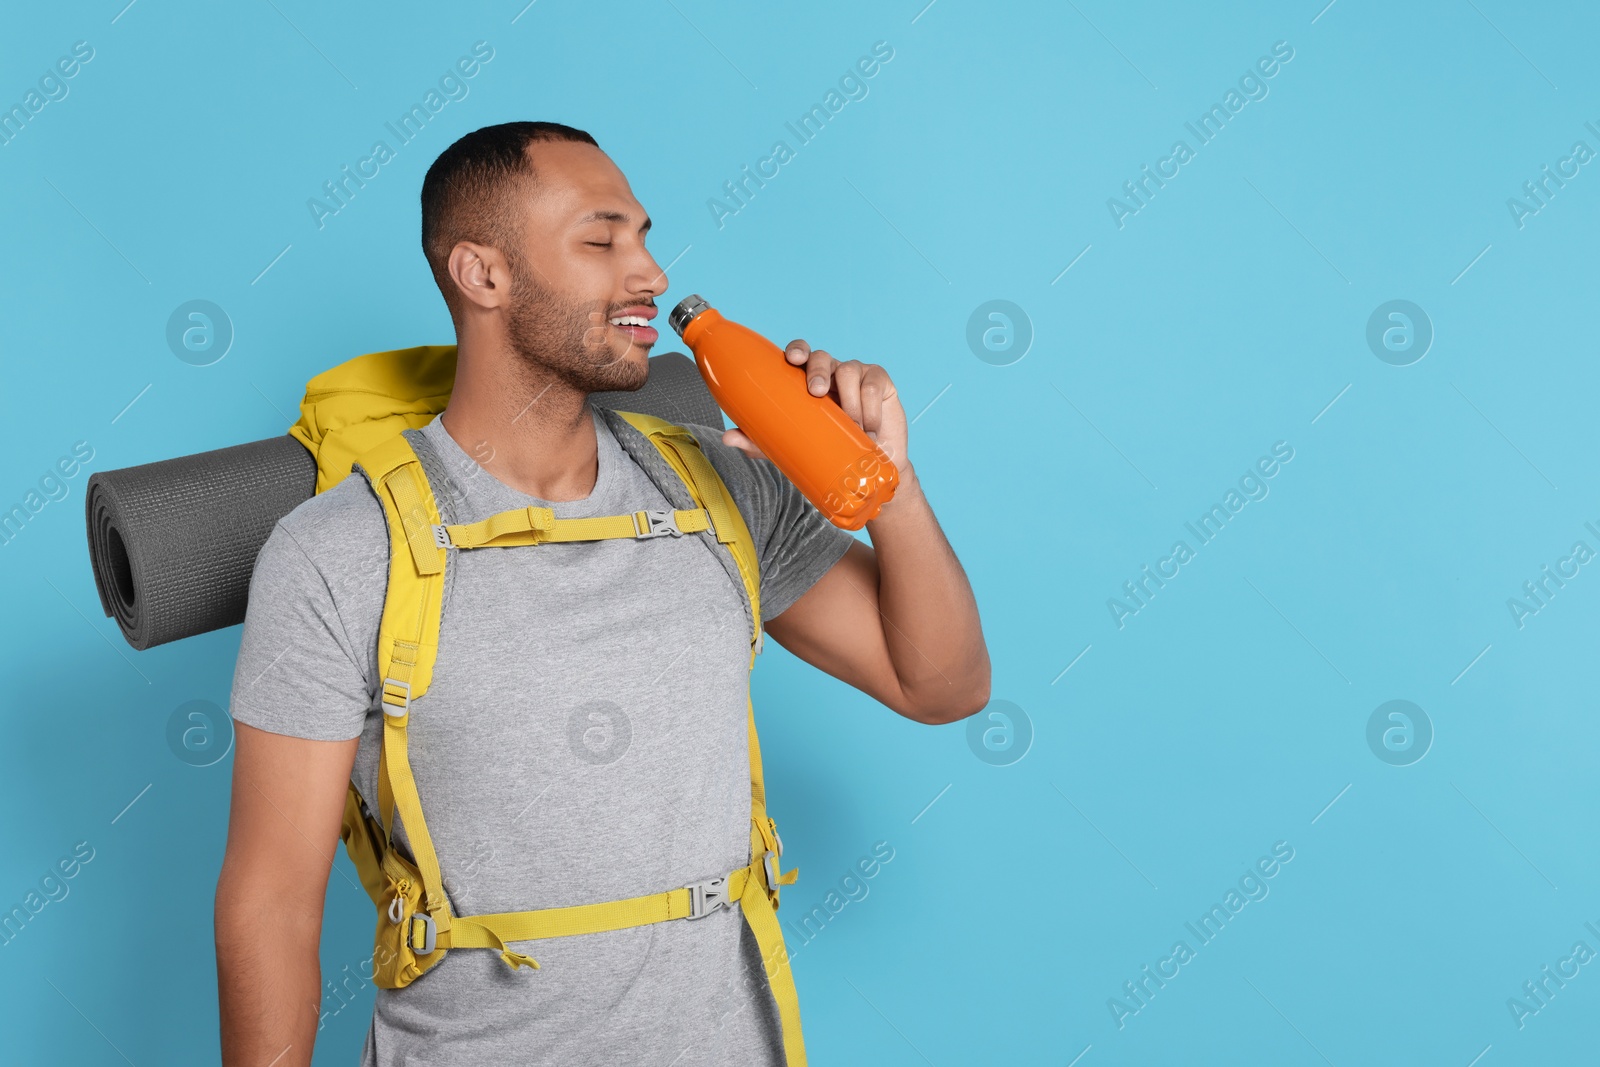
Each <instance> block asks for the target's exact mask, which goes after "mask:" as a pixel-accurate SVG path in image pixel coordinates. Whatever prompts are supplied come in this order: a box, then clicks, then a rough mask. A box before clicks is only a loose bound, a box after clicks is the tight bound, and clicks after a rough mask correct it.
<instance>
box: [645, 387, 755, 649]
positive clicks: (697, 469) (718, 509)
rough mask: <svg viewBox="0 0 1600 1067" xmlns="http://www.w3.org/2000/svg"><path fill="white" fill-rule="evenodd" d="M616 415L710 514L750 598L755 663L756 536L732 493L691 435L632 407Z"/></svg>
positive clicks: (719, 539)
mask: <svg viewBox="0 0 1600 1067" xmlns="http://www.w3.org/2000/svg"><path fill="white" fill-rule="evenodd" d="M617 414H618V415H620V416H621V417H622V418H624V419H626V420H627V422H628V424H629V425H631V426H632V427H633V428H634V429H636V430H638V431H639V432H640V433H642V434H644V436H645V437H646V438H647V439H648V440H649V441H650V443H651V444H653V445H655V447H656V449H657V451H659V452H660V453H661V458H662V459H664V460H666V462H667V465H668V466H670V467H671V468H672V469H673V471H675V472H676V473H677V475H678V477H679V478H681V479H683V483H684V485H685V486H687V487H688V489H689V494H690V496H692V497H693V498H694V502H695V503H696V504H698V505H699V506H700V507H703V508H705V509H706V511H708V512H709V513H710V515H711V525H712V529H713V532H714V533H715V534H716V538H717V540H718V541H719V542H721V543H722V544H724V545H726V546H727V547H728V550H729V552H731V553H732V555H733V559H734V562H735V563H736V564H737V565H738V568H739V578H740V580H741V581H742V582H743V583H744V590H745V595H746V596H747V597H748V598H749V601H750V618H751V632H752V636H751V639H750V640H751V651H750V663H751V666H752V667H754V665H755V657H756V655H757V654H759V653H760V651H761V646H762V641H763V636H764V631H763V627H762V625H761V566H760V560H759V558H758V557H757V555H756V543H755V539H754V538H753V537H751V536H750V528H749V527H748V526H747V525H745V521H744V516H742V515H740V514H739V508H738V506H737V505H735V504H734V502H733V494H732V493H730V492H729V491H728V486H727V484H726V483H725V482H723V480H722V475H720V474H718V473H717V469H716V468H715V467H714V466H712V464H711V460H710V459H709V458H707V456H706V454H705V452H704V451H702V450H701V448H700V442H699V441H698V440H696V439H695V436H694V434H692V433H690V432H689V431H688V430H685V429H684V428H683V427H681V426H677V425H674V424H673V423H670V422H668V421H667V420H665V419H660V418H657V417H656V416H654V415H644V414H641V413H639V412H634V411H618V412H617Z"/></svg>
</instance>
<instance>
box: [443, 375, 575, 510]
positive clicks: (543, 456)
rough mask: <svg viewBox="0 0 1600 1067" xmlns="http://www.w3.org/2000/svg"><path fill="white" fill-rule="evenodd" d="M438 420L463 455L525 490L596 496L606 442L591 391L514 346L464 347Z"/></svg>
mask: <svg viewBox="0 0 1600 1067" xmlns="http://www.w3.org/2000/svg"><path fill="white" fill-rule="evenodd" d="M439 420H440V422H441V424H442V425H443V426H444V429H445V432H446V433H448V434H449V435H450V436H451V438H453V439H454V440H455V442H456V444H458V445H460V446H461V449H462V451H464V452H465V453H466V454H467V455H469V456H471V457H472V458H473V459H474V460H476V461H477V462H478V464H479V466H481V467H483V468H484V469H485V470H487V471H488V472H489V473H490V474H492V475H494V476H495V478H497V479H499V480H500V481H501V482H503V483H505V484H506V485H508V486H510V487H511V488H513V489H515V490H517V491H518V492H520V493H526V494H527V495H528V496H531V497H536V498H538V499H540V500H549V501H552V502H559V501H564V500H582V499H583V498H584V497H587V496H588V495H589V494H590V493H592V492H593V491H594V486H595V482H596V481H597V480H598V478H599V471H600V466H599V463H600V461H599V443H598V441H597V440H596V439H595V433H594V416H593V415H592V414H591V408H590V406H589V397H588V394H587V393H583V392H580V391H578V390H577V389H574V388H573V387H572V386H571V385H570V384H568V383H567V382H565V381H563V380H562V379H561V378H560V377H559V376H558V375H556V374H555V373H553V372H552V371H550V370H548V369H546V368H544V367H536V366H532V365H530V364H529V363H528V362H527V361H526V360H523V359H521V358H519V357H518V356H517V355H516V353H514V352H511V351H510V350H509V347H508V346H500V347H499V350H494V349H486V348H484V347H482V346H471V347H469V346H468V345H465V344H463V345H461V346H459V348H458V350H457V355H456V380H455V385H454V386H453V387H452V389H451V391H450V403H449V406H448V407H447V408H446V409H445V411H444V412H442V413H441V414H440V416H439Z"/></svg>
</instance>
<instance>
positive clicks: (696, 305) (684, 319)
mask: <svg viewBox="0 0 1600 1067" xmlns="http://www.w3.org/2000/svg"><path fill="white" fill-rule="evenodd" d="M710 306H711V305H710V304H708V303H706V302H705V301H704V300H702V299H700V297H699V296H698V295H692V296H690V297H688V298H687V299H685V300H683V301H682V302H680V303H679V304H678V306H677V307H675V308H673V309H672V314H670V315H668V316H667V324H668V325H670V326H671V327H672V329H673V332H675V333H676V334H677V335H678V336H679V337H682V336H683V331H684V330H685V329H687V328H688V326H689V323H691V322H693V321H694V317H695V316H696V315H698V314H700V312H702V311H704V310H705V309H706V308H708V307H710Z"/></svg>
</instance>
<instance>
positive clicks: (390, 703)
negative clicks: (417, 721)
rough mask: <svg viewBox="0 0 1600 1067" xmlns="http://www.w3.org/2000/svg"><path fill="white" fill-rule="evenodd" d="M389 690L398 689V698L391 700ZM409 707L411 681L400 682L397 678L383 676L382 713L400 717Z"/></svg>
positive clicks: (391, 694)
mask: <svg viewBox="0 0 1600 1067" xmlns="http://www.w3.org/2000/svg"><path fill="white" fill-rule="evenodd" d="M391 690H399V691H400V692H399V694H398V697H399V699H398V700H391V699H390V697H391V696H394V695H396V694H393V693H392V692H391ZM410 707H411V683H410V682H402V681H400V679H398V678H385V679H384V680H383V713H384V714H385V715H392V716H394V717H395V718H397V719H398V718H400V717H401V716H403V715H405V714H406V712H407V711H408V710H409V709H410Z"/></svg>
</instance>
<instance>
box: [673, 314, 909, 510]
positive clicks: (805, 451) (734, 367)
mask: <svg viewBox="0 0 1600 1067" xmlns="http://www.w3.org/2000/svg"><path fill="white" fill-rule="evenodd" d="M667 321H668V322H669V323H671V324H672V328H673V329H674V330H676V331H677V333H678V336H679V337H682V338H683V342H684V344H686V345H688V346H689V349H690V351H692V352H693V353H694V361H695V365H696V366H698V367H699V369H700V375H701V377H703V378H705V380H706V385H707V386H708V387H709V388H710V390H711V395H712V397H713V398H715V399H716V401H717V405H718V406H719V407H721V408H722V410H723V411H725V412H727V413H728V415H729V417H730V418H732V419H733V421H734V424H735V425H737V426H738V427H739V429H740V430H741V431H742V432H743V433H744V435H745V436H746V437H748V438H750V440H752V441H754V442H755V443H756V446H757V447H759V448H760V449H761V451H762V452H764V453H766V455H767V458H768V459H770V460H772V462H773V463H774V464H776V465H777V467H778V469H779V470H781V471H782V472H783V473H784V474H785V475H787V476H788V478H789V480H790V481H791V482H793V483H794V484H795V487H796V488H797V489H799V490H800V492H801V493H802V494H803V495H804V496H805V498H806V499H807V500H809V501H811V503H813V504H815V505H816V507H817V510H818V511H820V512H822V514H823V515H825V516H827V518H828V520H829V521H830V522H832V523H833V524H834V525H835V526H839V527H842V528H843V529H846V530H859V529H861V527H863V526H865V525H866V523H867V522H868V520H870V519H874V518H876V517H877V515H878V512H879V510H880V509H881V508H882V507H883V505H885V504H887V503H888V502H889V500H890V499H891V498H892V497H893V496H894V491H895V487H896V486H898V485H899V484H900V472H899V471H898V470H897V469H896V468H895V465H894V461H893V460H891V459H890V458H889V456H888V453H886V452H884V450H883V449H881V448H879V447H878V445H877V443H876V442H874V441H873V440H872V438H870V437H868V436H867V434H866V431H864V430H863V429H861V427H860V426H858V425H856V422H855V420H853V419H852V418H850V416H849V415H846V414H845V413H844V409H843V408H841V407H839V405H838V404H837V403H836V402H835V401H834V400H833V398H832V397H829V396H812V395H811V393H810V392H809V391H808V390H807V389H806V369H805V366H804V365H801V366H796V365H795V364H793V363H790V362H789V361H788V360H787V359H786V358H785V357H784V354H783V350H782V349H781V348H779V347H778V346H777V345H775V344H773V343H772V342H771V341H769V340H767V339H766V338H765V337H762V336H761V335H760V334H758V333H756V332H755V331H754V330H751V329H749V328H748V327H745V326H741V325H739V324H738V323H737V322H732V321H730V320H728V319H725V318H723V317H722V316H721V315H720V314H718V313H717V310H716V309H715V308H713V307H711V306H710V305H709V304H707V303H706V302H705V301H704V300H702V299H701V298H700V297H698V296H691V297H689V298H688V299H687V300H684V301H683V302H682V303H680V304H679V305H678V306H677V307H675V308H673V309H672V314H670V315H668V316H667Z"/></svg>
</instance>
